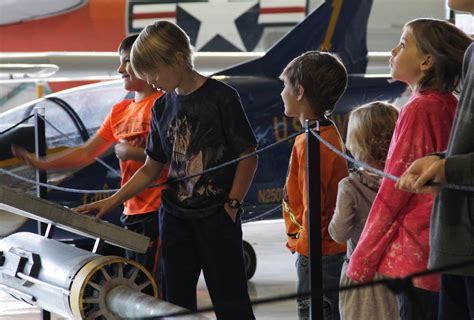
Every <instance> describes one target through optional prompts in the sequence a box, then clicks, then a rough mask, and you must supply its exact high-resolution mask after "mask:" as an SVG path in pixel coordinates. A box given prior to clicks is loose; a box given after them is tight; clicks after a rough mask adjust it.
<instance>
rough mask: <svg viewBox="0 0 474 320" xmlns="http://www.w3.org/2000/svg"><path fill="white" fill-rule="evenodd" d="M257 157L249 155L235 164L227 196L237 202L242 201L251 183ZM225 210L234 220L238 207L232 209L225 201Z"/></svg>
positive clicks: (252, 150)
mask: <svg viewBox="0 0 474 320" xmlns="http://www.w3.org/2000/svg"><path fill="white" fill-rule="evenodd" d="M254 151H255V148H249V149H247V150H246V151H244V152H243V153H241V154H240V155H239V157H242V156H244V155H246V154H249V153H252V152H254ZM257 164H258V157H257V156H254V157H250V158H247V159H245V160H242V161H240V162H239V164H238V165H237V169H236V171H235V176H234V181H233V182H232V188H231V189H230V192H229V198H231V199H237V200H239V202H242V201H243V200H244V198H245V196H246V195H247V192H248V191H249V188H250V185H251V184H252V180H253V176H254V175H255V171H256V169H257ZM224 208H225V210H226V211H227V213H228V214H229V216H230V217H231V218H232V221H234V222H235V218H236V216H237V211H238V209H233V208H230V207H229V206H228V204H227V203H226V204H225V205H224Z"/></svg>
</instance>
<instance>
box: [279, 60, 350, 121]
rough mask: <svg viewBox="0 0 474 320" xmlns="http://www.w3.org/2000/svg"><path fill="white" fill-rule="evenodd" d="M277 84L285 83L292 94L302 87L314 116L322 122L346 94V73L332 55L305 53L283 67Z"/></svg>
mask: <svg viewBox="0 0 474 320" xmlns="http://www.w3.org/2000/svg"><path fill="white" fill-rule="evenodd" d="M280 80H282V81H285V80H286V81H287V83H288V85H289V86H290V88H291V89H292V91H293V92H294V93H295V94H297V93H298V86H302V87H303V89H304V96H305V97H306V98H307V99H308V101H309V103H310V105H311V108H312V109H313V112H315V114H316V116H318V118H322V117H324V115H328V114H329V113H330V112H331V111H332V110H333V109H334V106H335V105H336V102H337V100H339V98H340V97H341V96H342V94H343V93H344V91H345V90H346V86H347V71H346V68H345V67H344V65H343V64H342V62H341V61H340V60H339V58H337V57H336V56H335V55H334V54H332V53H328V52H320V51H308V52H306V53H303V54H302V55H300V56H298V57H296V58H295V59H293V60H292V61H291V62H290V63H289V64H288V65H287V66H286V67H285V69H284V70H283V72H282V73H281V75H280Z"/></svg>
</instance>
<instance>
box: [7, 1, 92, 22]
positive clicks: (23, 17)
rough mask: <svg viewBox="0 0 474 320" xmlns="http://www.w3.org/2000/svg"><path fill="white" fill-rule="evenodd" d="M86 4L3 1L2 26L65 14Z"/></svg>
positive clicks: (77, 2)
mask: <svg viewBox="0 0 474 320" xmlns="http://www.w3.org/2000/svg"><path fill="white" fill-rule="evenodd" d="M86 3H87V0H3V1H0V25H6V24H13V23H20V22H24V21H28V20H33V19H40V18H45V17H50V16H55V15H59V14H63V13H66V12H69V11H73V10H76V9H78V8H80V7H82V6H83V5H85V4H86Z"/></svg>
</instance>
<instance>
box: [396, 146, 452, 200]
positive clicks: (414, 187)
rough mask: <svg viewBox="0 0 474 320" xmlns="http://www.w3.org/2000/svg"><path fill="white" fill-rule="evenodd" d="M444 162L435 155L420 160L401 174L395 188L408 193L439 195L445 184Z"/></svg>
mask: <svg viewBox="0 0 474 320" xmlns="http://www.w3.org/2000/svg"><path fill="white" fill-rule="evenodd" d="M445 162H446V160H444V159H440V158H439V157H438V156H436V155H432V156H427V157H423V158H420V159H418V160H416V161H414V162H413V163H412V164H411V166H410V167H409V168H408V169H407V170H406V171H405V172H404V173H403V174H402V176H401V177H400V179H398V181H397V183H396V184H395V187H397V188H398V189H402V190H405V191H408V192H415V193H434V194H439V193H440V192H441V188H442V184H443V183H445V182H446V177H445ZM431 184H434V185H431Z"/></svg>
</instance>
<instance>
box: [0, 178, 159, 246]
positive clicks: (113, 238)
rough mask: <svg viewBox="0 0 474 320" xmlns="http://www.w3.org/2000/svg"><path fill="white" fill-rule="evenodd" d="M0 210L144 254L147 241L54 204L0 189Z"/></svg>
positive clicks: (122, 229)
mask: <svg viewBox="0 0 474 320" xmlns="http://www.w3.org/2000/svg"><path fill="white" fill-rule="evenodd" d="M0 209H3V210H5V211H8V212H11V213H14V214H17V215H21V216H24V217H27V218H31V219H34V220H37V221H40V222H45V223H48V224H52V225H54V226H56V227H58V228H60V229H64V230H67V231H70V232H72V233H75V234H78V235H81V236H84V237H88V238H92V239H97V238H101V239H103V240H104V241H105V242H107V243H110V244H113V245H115V246H118V247H122V248H125V249H127V250H133V251H136V252H139V253H145V252H146V250H147V249H148V244H149V242H150V239H149V238H148V237H145V236H143V235H140V234H138V233H135V232H132V231H129V230H126V229H124V228H121V227H119V226H116V225H114V224H112V223H109V222H107V221H103V220H99V219H95V218H94V217H91V216H87V215H83V214H79V213H77V212H75V211H73V210H70V209H66V208H64V207H63V206H61V205H58V204H56V203H53V202H50V201H47V200H44V199H40V198H37V197H35V196H32V195H29V194H26V193H24V192H21V191H18V190H14V189H11V188H8V187H5V186H0Z"/></svg>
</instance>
